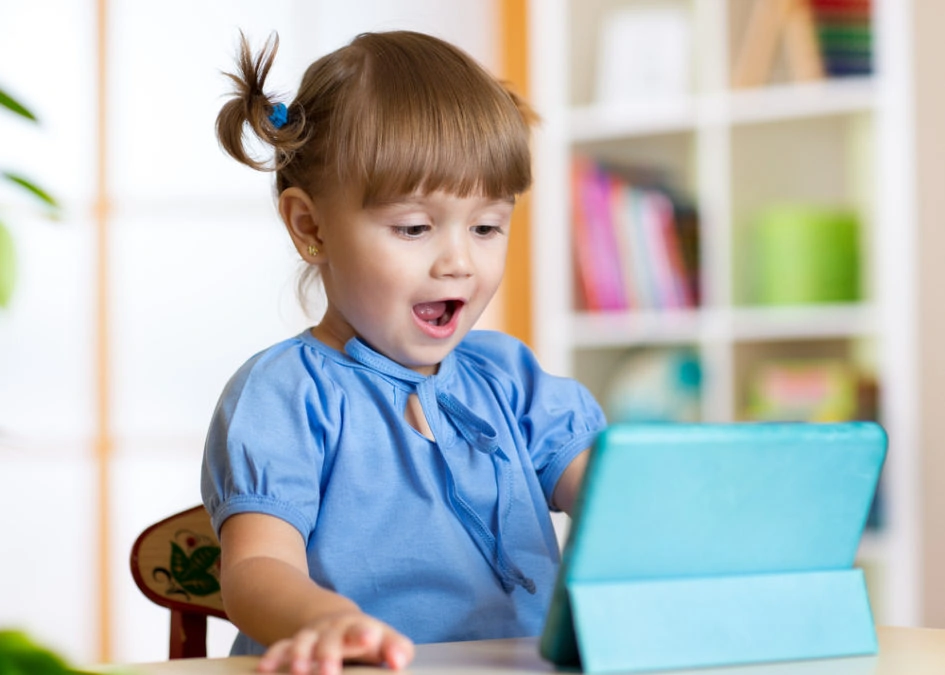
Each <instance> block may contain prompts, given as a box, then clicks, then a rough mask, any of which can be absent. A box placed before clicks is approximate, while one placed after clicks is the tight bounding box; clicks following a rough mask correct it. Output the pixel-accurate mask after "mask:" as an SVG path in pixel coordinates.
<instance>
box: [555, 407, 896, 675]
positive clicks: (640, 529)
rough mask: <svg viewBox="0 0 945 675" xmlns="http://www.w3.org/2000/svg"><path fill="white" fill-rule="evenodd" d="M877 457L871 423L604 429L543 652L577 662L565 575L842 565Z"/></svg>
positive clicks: (572, 579)
mask: <svg viewBox="0 0 945 675" xmlns="http://www.w3.org/2000/svg"><path fill="white" fill-rule="evenodd" d="M885 456H886V434H885V432H884V431H883V429H882V427H881V426H880V425H878V424H876V423H873V422H845V423H836V424H806V423H732V424H627V425H612V426H610V427H608V428H607V429H605V430H604V431H603V432H602V433H601V434H600V435H599V437H598V438H597V441H596V442H595V444H594V446H593V448H592V450H591V454H590V458H589V461H588V465H587V470H586V472H585V475H584V481H583V483H582V486H581V489H580V493H579V495H578V499H577V503H576V505H575V509H574V514H573V519H572V524H571V529H570V531H569V533H568V538H567V541H566V543H565V547H564V552H563V556H562V563H561V567H560V569H559V572H558V577H557V582H556V586H555V589H554V593H553V597H552V603H551V607H550V609H549V612H548V615H547V619H546V621H545V626H544V630H543V634H542V636H541V653H542V656H544V657H545V658H546V659H548V660H550V661H552V662H553V663H555V664H558V665H560V666H577V665H579V663H580V659H579V653H578V647H577V641H576V637H575V632H574V628H573V620H572V612H571V606H570V600H569V594H568V590H567V589H568V586H569V584H572V583H586V582H623V581H635V580H641V581H642V580H659V579H682V578H694V577H719V576H737V575H755V574H764V573H768V572H771V573H784V572H804V571H818V570H821V571H822V570H842V569H846V568H851V567H852V565H853V561H854V557H855V556H856V552H857V548H858V546H859V541H860V537H861V535H862V532H863V528H864V526H865V525H866V520H867V517H868V515H869V511H870V506H871V504H872V501H873V496H874V493H875V490H876V486H877V482H878V480H879V475H880V471H881V469H882V465H883V461H884V459H885Z"/></svg>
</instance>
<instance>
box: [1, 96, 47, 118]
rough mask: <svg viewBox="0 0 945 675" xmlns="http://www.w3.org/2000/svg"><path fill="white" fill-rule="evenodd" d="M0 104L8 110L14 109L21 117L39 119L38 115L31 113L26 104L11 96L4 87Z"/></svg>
mask: <svg viewBox="0 0 945 675" xmlns="http://www.w3.org/2000/svg"><path fill="white" fill-rule="evenodd" d="M0 106H3V107H4V108H6V109H7V110H11V111H13V112H14V113H16V114H17V115H20V116H21V117H25V118H26V119H28V120H32V121H33V122H36V121H38V120H37V119H36V115H34V114H33V113H31V112H30V111H29V109H28V108H27V107H26V106H24V105H23V104H22V103H20V102H19V101H17V100H16V99H15V98H13V97H12V96H10V95H9V94H8V93H7V92H5V91H3V89H0Z"/></svg>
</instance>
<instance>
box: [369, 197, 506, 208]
mask: <svg viewBox="0 0 945 675" xmlns="http://www.w3.org/2000/svg"><path fill="white" fill-rule="evenodd" d="M426 199H427V197H426V195H405V196H403V197H391V198H389V199H379V200H377V201H375V202H373V203H371V204H368V205H366V206H365V207H364V208H366V209H370V210H373V209H387V208H396V207H402V206H406V207H409V206H424V205H425V204H426ZM484 200H485V206H486V207H489V206H494V205H505V206H515V196H514V195H513V196H511V197H498V198H496V199H489V198H484Z"/></svg>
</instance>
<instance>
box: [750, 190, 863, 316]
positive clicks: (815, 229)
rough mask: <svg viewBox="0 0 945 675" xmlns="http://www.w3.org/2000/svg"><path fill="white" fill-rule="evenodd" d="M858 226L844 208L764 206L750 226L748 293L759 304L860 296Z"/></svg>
mask: <svg viewBox="0 0 945 675" xmlns="http://www.w3.org/2000/svg"><path fill="white" fill-rule="evenodd" d="M859 229H860V224H859V219H858V218H857V215H856V213H854V212H853V211H850V210H847V209H838V208H829V207H820V206H809V205H785V206H777V207H773V208H769V209H767V210H766V211H765V212H764V213H763V214H762V215H761V217H760V218H759V219H758V222H757V227H756V229H755V255H754V256H752V257H753V259H754V260H753V263H754V264H753V265H752V267H753V270H754V274H753V277H754V289H753V292H752V293H751V296H752V297H753V298H754V299H755V301H756V302H757V303H759V304H762V305H797V304H809V303H825V302H854V301H856V300H859V298H860V237H859Z"/></svg>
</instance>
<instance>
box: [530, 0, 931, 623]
mask: <svg viewBox="0 0 945 675" xmlns="http://www.w3.org/2000/svg"><path fill="white" fill-rule="evenodd" d="M765 1H768V0H765ZM791 1H792V0H770V2H771V3H772V4H776V3H780V4H784V5H785V6H788V5H789V4H790V3H791ZM908 5H909V3H901V2H898V1H896V0H872V10H871V12H872V20H871V26H872V31H873V35H874V37H873V45H874V48H873V61H872V63H873V70H874V73H873V74H862V73H859V74H845V75H844V76H829V75H828V76H826V77H823V78H820V79H817V78H812V77H811V76H810V72H811V70H810V67H809V63H806V62H805V65H804V68H803V69H802V72H801V71H797V72H793V71H792V70H791V68H792V65H791V59H790V55H789V54H786V53H785V48H783V47H781V48H779V49H780V51H777V50H776V53H775V54H774V56H773V57H772V62H771V67H770V70H769V72H768V73H767V76H766V77H765V78H764V81H763V82H762V83H761V84H759V85H757V86H747V87H735V86H732V83H733V81H734V78H735V72H736V65H737V64H736V61H737V60H738V58H739V51H740V50H741V49H742V45H743V41H744V39H745V38H744V36H745V31H746V30H747V27H748V24H749V22H750V18H751V13H752V9H753V3H752V2H751V0H580V1H578V0H571V1H569V0H532V3H531V8H530V19H529V21H530V46H529V49H530V59H529V60H530V63H531V64H532V65H531V68H530V97H531V99H532V101H533V103H534V104H535V105H536V107H537V109H538V111H539V113H540V114H541V116H542V125H541V127H540V129H539V130H538V132H537V134H536V139H535V146H534V154H535V173H536V175H535V188H534V195H533V201H532V219H533V230H532V242H533V243H532V265H533V274H534V282H533V287H534V288H535V289H536V292H535V294H534V297H533V302H532V311H533V322H534V326H535V329H534V336H535V337H534V342H535V348H536V350H537V351H538V353H539V355H540V358H541V359H542V361H543V363H544V364H545V366H546V367H547V368H549V369H550V370H551V371H553V372H558V373H563V374H569V375H573V376H575V377H577V378H578V379H580V380H582V381H583V382H584V383H585V384H587V385H588V387H589V388H590V389H591V390H592V392H594V393H595V395H597V396H598V397H600V398H602V397H603V396H604V394H605V392H606V391H607V387H608V381H609V380H610V379H611V378H612V377H613V374H614V372H615V370H617V369H619V368H620V364H621V363H622V362H623V361H624V360H625V359H626V358H627V356H628V355H629V354H634V353H638V352H641V351H643V350H647V349H666V348H673V347H684V348H688V349H693V350H695V351H696V352H697V353H698V356H699V362H700V366H701V385H700V386H701V397H700V400H701V403H700V412H701V419H703V420H705V421H715V422H721V421H732V420H744V419H751V417H750V412H749V410H750V405H749V404H750V399H751V390H752V387H753V383H754V382H755V381H756V379H757V375H756V373H757V371H758V369H759V366H760V365H762V364H768V363H772V362H774V363H780V362H784V363H790V362H792V360H797V359H800V360H804V359H807V360H808V361H810V360H811V359H814V360H816V359H831V360H833V361H834V362H836V363H842V364H849V365H851V366H853V367H854V368H855V369H856V371H857V372H858V373H861V374H862V375H863V376H864V378H866V379H871V380H872V381H875V382H876V383H877V384H876V386H877V388H878V391H879V395H878V397H877V400H876V401H875V405H876V408H877V410H876V411H875V415H876V416H877V417H878V418H879V420H880V421H881V422H882V424H883V425H884V427H885V428H886V429H887V432H888V433H889V435H890V449H889V455H888V459H887V463H886V466H885V469H884V474H883V478H882V504H881V505H880V508H881V516H882V518H881V524H880V526H879V527H876V528H872V529H869V530H868V531H867V534H866V535H865V537H864V540H863V543H862V546H861V549H860V552H859V556H858V564H860V565H861V566H862V567H863V568H864V570H865V572H866V574H867V579H868V584H869V586H870V594H871V599H872V602H873V605H874V610H875V612H876V616H877V621H878V622H880V623H885V624H893V625H919V624H920V622H921V620H922V612H923V611H926V612H928V605H929V604H930V603H934V602H935V599H934V598H929V597H927V596H926V597H924V596H923V587H922V582H921V575H922V571H921V564H922V561H921V559H920V556H921V547H920V544H921V541H920V540H921V536H922V535H921V532H920V529H919V526H918V525H917V523H919V522H920V516H921V515H922V514H921V512H920V509H921V507H920V501H919V497H918V496H917V494H918V486H919V483H920V478H921V474H922V469H921V456H920V453H919V450H918V447H917V446H918V438H917V431H916V429H917V419H916V413H915V410H916V405H915V404H916V401H917V396H918V390H919V378H918V374H917V366H916V362H915V355H914V349H913V348H912V347H911V346H912V345H913V344H914V342H915V339H916V336H915V331H916V327H917V321H916V316H915V309H914V302H913V299H914V298H915V297H916V289H915V287H914V281H913V280H912V277H911V275H910V273H909V272H910V270H911V269H912V268H913V266H914V265H915V264H916V253H915V243H914V241H913V240H912V239H911V235H910V228H908V227H903V226H902V224H903V223H909V222H911V219H912V218H913V217H914V214H915V211H916V204H915V196H914V194H913V192H912V190H911V188H910V183H909V181H910V176H911V172H910V167H911V166H912V159H913V158H912V156H911V154H910V153H911V147H912V146H911V141H912V136H911V133H912V132H911V126H910V124H911V119H910V114H911V110H910V108H909V103H908V101H910V100H911V99H910V94H911V92H910V89H909V87H910V86H911V85H910V78H911V72H910V68H911V55H910V52H909V49H910V46H909V38H908V36H909V30H910V26H909V23H908V22H909V19H910V15H909V9H908ZM654 9H655V10H656V11H661V10H664V9H665V10H667V13H666V16H664V17H663V18H665V19H666V20H667V21H676V20H678V18H679V17H680V16H682V17H684V19H685V21H686V27H685V30H677V29H673V32H671V33H667V35H680V34H682V35H685V36H686V42H685V43H681V42H680V43H675V47H673V48H675V49H678V50H681V51H682V52H684V53H685V54H687V55H688V61H687V64H686V66H685V67H686V68H687V70H686V72H685V73H684V74H683V75H682V76H681V78H680V79H681V80H683V81H685V82H686V83H687V85H686V87H685V88H684V89H682V90H677V91H670V92H668V93H667V92H661V93H660V95H659V96H655V97H648V96H646V95H639V92H637V93H636V94H635V93H634V91H633V88H632V87H629V89H630V93H629V94H627V93H626V92H624V98H623V99H615V97H613V96H608V95H605V94H602V92H601V89H600V87H601V84H600V81H601V80H600V78H599V77H598V76H597V73H596V71H597V70H598V69H599V68H600V63H601V62H602V61H603V60H604V59H605V58H606V56H605V53H604V50H602V47H601V45H603V44H607V43H608V42H609V41H611V42H612V36H610V37H608V36H606V35H604V34H603V33H604V32H605V31H606V30H607V29H606V28H605V26H607V25H608V23H609V22H605V21H604V19H605V18H609V19H611V20H612V19H613V17H615V16H618V15H620V16H621V17H623V18H625V16H624V14H621V13H622V12H623V13H625V12H626V11H630V12H634V11H640V12H641V13H642V14H646V13H648V12H652V11H654ZM646 20H647V21H651V20H653V21H655V19H653V17H652V16H647V19H646ZM648 25H652V26H656V27H655V28H653V30H654V31H656V30H658V29H659V28H658V26H659V24H658V23H653V24H648ZM677 28H678V27H677ZM667 30H669V29H667ZM663 56H664V57H665V58H670V56H669V55H667V54H664V55H663ZM658 57H659V54H656V55H654V58H658ZM821 65H822V66H823V64H821ZM611 70H613V69H612V68H611ZM627 77H630V78H633V77H637V74H635V73H629V74H628V75H627ZM640 77H641V78H642V77H643V75H640ZM671 79H673V78H671ZM641 81H643V80H642V79H641ZM641 90H642V91H644V92H645V91H646V89H645V87H643V88H642V89H641ZM575 157H590V158H592V159H594V160H595V161H599V162H601V163H602V164H604V165H607V166H617V167H626V168H631V169H634V168H639V167H647V168H657V169H659V170H660V171H661V172H664V173H665V174H666V175H667V176H670V177H671V180H672V183H673V185H672V187H673V188H674V189H675V190H678V191H680V192H682V193H684V194H686V195H687V196H688V198H689V199H690V200H691V202H692V203H693V204H695V205H696V207H697V209H698V214H699V250H700V252H699V262H700V265H699V271H698V276H699V285H700V295H701V302H700V304H699V305H698V306H696V307H691V308H683V309H675V310H667V309H627V310H619V311H587V310H585V309H582V307H583V306H586V303H585V302H584V300H583V298H582V289H581V287H580V283H579V279H580V276H579V273H578V272H574V273H572V270H574V269H575V263H574V260H573V255H574V254H573V248H574V239H573V234H572V213H573V206H574V204H573V200H572V180H573V177H572V166H573V159H574V158H575ZM785 201H788V202H798V203H809V204H822V205H830V206H842V207H843V208H846V209H850V210H852V211H853V212H855V213H856V214H857V218H858V220H859V223H858V227H859V229H858V236H859V239H858V243H857V247H858V248H857V250H858V262H859V270H858V273H859V275H858V276H859V281H858V294H857V297H856V298H852V299H850V300H849V301H842V302H811V303H801V304H789V305H776V304H765V302H764V301H763V300H761V299H759V298H758V297H757V288H756V284H754V283H753V277H752V274H753V272H752V269H751V263H752V260H753V257H755V254H756V251H757V249H755V248H753V246H754V243H753V242H754V239H753V237H754V236H755V234H754V232H755V229H753V228H756V227H757V221H758V214H759V212H761V211H762V210H763V209H764V208H765V207H766V206H768V205H770V204H772V203H775V202H785ZM605 407H606V406H605Z"/></svg>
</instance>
